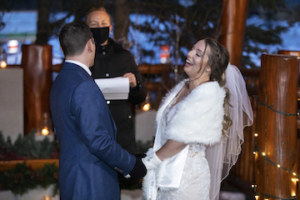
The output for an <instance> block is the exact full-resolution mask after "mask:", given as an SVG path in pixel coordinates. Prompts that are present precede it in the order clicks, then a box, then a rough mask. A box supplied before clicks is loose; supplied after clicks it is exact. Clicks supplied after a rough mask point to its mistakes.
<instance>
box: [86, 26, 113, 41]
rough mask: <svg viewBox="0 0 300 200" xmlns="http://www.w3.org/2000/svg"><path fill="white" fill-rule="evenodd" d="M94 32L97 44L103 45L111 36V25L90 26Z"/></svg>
mask: <svg viewBox="0 0 300 200" xmlns="http://www.w3.org/2000/svg"><path fill="white" fill-rule="evenodd" d="M90 29H91V32H92V33H93V37H94V40H95V42H96V44H97V45H101V44H102V43H103V42H105V41H106V40H107V39H108V36H109V26H107V27H102V28H90Z"/></svg>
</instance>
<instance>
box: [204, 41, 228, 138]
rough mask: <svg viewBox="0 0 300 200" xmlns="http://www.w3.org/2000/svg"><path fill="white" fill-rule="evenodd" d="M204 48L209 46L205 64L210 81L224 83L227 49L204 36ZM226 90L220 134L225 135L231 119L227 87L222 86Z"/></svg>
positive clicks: (222, 84) (221, 84)
mask: <svg viewBox="0 0 300 200" xmlns="http://www.w3.org/2000/svg"><path fill="white" fill-rule="evenodd" d="M204 41H205V49H206V51H207V47H209V48H208V49H209V50H208V51H207V55H208V62H207V65H208V66H210V68H211V75H210V80H211V81H217V82H218V83H219V85H220V86H221V87H224V85H225V84H226V74H225V70H226V68H227V66H228V63H229V53H228V51H227V49H226V48H225V47H224V46H223V45H221V44H220V43H219V42H218V41H216V40H215V39H212V38H205V39H204ZM224 89H225V91H226V96H225V99H224V104H223V107H224V119H223V130H222V134H223V135H227V132H228V130H229V128H230V126H231V125H232V120H231V118H230V116H229V107H230V106H231V105H230V103H229V99H230V94H229V90H228V88H226V87H224Z"/></svg>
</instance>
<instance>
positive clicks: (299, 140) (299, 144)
mask: <svg viewBox="0 0 300 200" xmlns="http://www.w3.org/2000/svg"><path fill="white" fill-rule="evenodd" d="M278 54H284V55H291V56H297V57H298V60H299V59H300V51H292V50H279V51H278ZM298 64H299V67H298V68H299V71H300V62H299V63H298ZM298 81H300V78H299V80H298ZM298 83H299V86H300V82H298ZM298 91H299V88H298ZM299 108H300V101H299V95H298V109H299ZM298 126H299V124H298ZM297 150H298V151H297V152H298V171H297V173H299V172H300V165H299V163H300V156H299V153H300V129H299V127H298V130H297ZM297 198H298V199H299V198H300V184H298V185H297Z"/></svg>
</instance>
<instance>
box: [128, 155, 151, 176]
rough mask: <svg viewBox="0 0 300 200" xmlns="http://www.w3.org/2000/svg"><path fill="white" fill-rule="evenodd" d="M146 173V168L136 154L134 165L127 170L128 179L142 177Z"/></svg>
mask: <svg viewBox="0 0 300 200" xmlns="http://www.w3.org/2000/svg"><path fill="white" fill-rule="evenodd" d="M146 174H147V169H146V167H145V165H144V163H143V162H142V160H141V158H140V157H138V156H136V162H135V165H134V167H133V169H132V170H131V172H129V175H130V179H131V180H139V179H141V178H143V177H144V176H145V175H146Z"/></svg>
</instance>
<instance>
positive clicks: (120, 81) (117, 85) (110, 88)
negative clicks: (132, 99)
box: [95, 77, 129, 100]
mask: <svg viewBox="0 0 300 200" xmlns="http://www.w3.org/2000/svg"><path fill="white" fill-rule="evenodd" d="M95 82H96V84H97V85H98V87H99V88H100V90H101V92H102V93H103V95H104V98H105V100H117V99H118V100H121V99H128V94H129V79H128V78H122V77H117V78H99V79H95Z"/></svg>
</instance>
